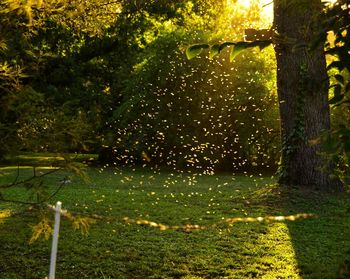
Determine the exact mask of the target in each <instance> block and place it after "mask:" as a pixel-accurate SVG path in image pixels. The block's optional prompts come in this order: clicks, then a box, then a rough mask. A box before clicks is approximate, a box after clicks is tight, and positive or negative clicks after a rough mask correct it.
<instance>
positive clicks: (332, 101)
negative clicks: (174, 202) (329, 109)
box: [329, 95, 344, 105]
mask: <svg viewBox="0 0 350 279" xmlns="http://www.w3.org/2000/svg"><path fill="white" fill-rule="evenodd" d="M343 99H344V95H334V97H333V98H332V99H330V100H329V104H331V105H334V104H337V103H339V102H340V101H341V100H343Z"/></svg>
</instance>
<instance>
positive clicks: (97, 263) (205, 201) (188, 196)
mask: <svg viewBox="0 0 350 279" xmlns="http://www.w3.org/2000/svg"><path fill="white" fill-rule="evenodd" d="M46 171H48V170H47V169H40V168H38V169H37V172H39V173H40V172H46ZM16 172H17V170H16V168H11V167H3V168H1V169H0V185H1V184H4V183H7V182H9V181H12V180H13V178H14V176H15V174H16ZM88 173H89V177H90V179H89V181H84V180H82V179H81V178H79V177H71V183H70V184H67V185H65V186H64V187H63V188H62V190H61V191H60V192H59V193H58V194H57V195H56V196H55V198H54V199H53V200H52V203H54V202H55V201H56V200H60V201H62V203H63V208H65V209H68V210H70V211H74V212H82V213H84V214H97V215H100V216H104V218H103V219H101V220H97V222H96V223H95V224H93V225H92V226H91V227H90V229H89V233H88V234H87V235H83V234H81V232H80V231H79V230H76V231H74V229H72V224H71V222H69V221H68V220H66V219H64V218H63V219H62V221H61V231H60V239H59V244H58V246H59V251H58V258H57V272H56V277H57V278H75V279H76V278H184V279H190V278H192V279H195V278H196V279H197V278H342V277H341V276H340V271H342V270H343V269H344V268H343V269H341V268H340V266H342V264H343V263H344V262H346V261H347V260H350V254H349V251H350V213H349V211H348V209H349V205H350V204H349V195H348V194H341V195H340V194H317V193H313V192H310V191H301V190H295V189H285V188H277V186H276V185H275V181H274V180H273V179H271V178H267V177H247V176H232V175H223V174H222V175H214V176H204V175H202V176H201V175H195V174H185V173H171V172H169V171H164V172H158V171H151V170H143V169H135V170H133V169H115V168H102V169H99V168H89V169H88ZM31 174H32V170H31V169H30V168H23V169H20V179H21V178H25V177H28V176H30V175H31ZM64 176H65V174H64V173H60V172H57V173H53V174H51V175H48V176H45V178H44V179H45V184H44V185H47V187H48V188H47V190H48V191H54V189H55V188H57V185H58V183H59V181H60V180H61V179H62V178H63V177H64ZM2 193H3V195H4V196H5V197H6V198H11V199H26V198H27V195H28V191H27V190H25V189H24V188H20V187H17V188H10V189H5V190H3V191H2ZM27 207H28V206H21V205H18V204H15V205H14V204H11V203H5V202H1V203H0V239H1V241H0V251H1V252H0V278H2V279H3V278H45V276H47V275H48V269H49V257H50V245H51V241H46V240H44V239H42V238H40V239H39V240H38V241H36V242H34V243H33V244H29V240H30V238H31V235H32V227H31V226H32V225H35V224H37V223H38V222H39V217H38V216H37V215H36V214H34V213H33V212H32V211H30V210H25V209H26V208H27ZM8 210H11V212H10V214H11V216H9V215H10V214H9V211H8ZM298 213H309V214H315V216H314V217H313V218H306V219H298V220H295V221H291V220H280V221H273V220H267V219H264V220H263V221H258V219H256V218H257V217H267V216H280V215H282V216H290V215H295V214H298ZM52 215H53V214H52ZM124 217H128V218H129V219H132V220H148V221H150V222H154V223H148V224H146V222H145V221H143V222H140V223H144V224H134V223H128V222H125V221H123V218H124ZM235 217H241V218H242V219H241V220H240V222H228V221H229V220H227V219H228V218H235ZM250 217H251V218H250ZM287 219H288V218H287ZM233 221H237V220H236V219H233ZM156 224H164V225H166V226H168V227H163V228H170V229H165V230H160V229H159V228H157V227H155V226H156ZM187 224H192V225H194V224H197V225H200V226H203V229H200V230H193V231H186V230H183V229H181V228H179V229H177V230H176V229H173V228H171V226H185V225H187ZM344 278H348V277H346V275H344Z"/></svg>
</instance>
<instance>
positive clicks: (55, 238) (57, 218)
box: [49, 201, 62, 279]
mask: <svg viewBox="0 0 350 279" xmlns="http://www.w3.org/2000/svg"><path fill="white" fill-rule="evenodd" d="M61 206H62V203H61V202H60V201H58V202H57V203H56V208H55V226H54V231H53V237H52V248H51V261H50V273H49V279H55V270H56V256H57V244H58V232H59V230H60V217H61Z"/></svg>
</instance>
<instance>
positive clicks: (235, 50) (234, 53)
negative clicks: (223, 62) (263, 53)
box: [230, 42, 249, 62]
mask: <svg viewBox="0 0 350 279" xmlns="http://www.w3.org/2000/svg"><path fill="white" fill-rule="evenodd" d="M248 45H249V44H248V43H247V42H238V43H236V44H235V45H234V46H233V48H232V50H231V53H230V61H231V62H232V61H233V59H235V58H236V56H237V55H238V54H240V53H241V52H242V51H243V50H245V49H246V48H247V47H248Z"/></svg>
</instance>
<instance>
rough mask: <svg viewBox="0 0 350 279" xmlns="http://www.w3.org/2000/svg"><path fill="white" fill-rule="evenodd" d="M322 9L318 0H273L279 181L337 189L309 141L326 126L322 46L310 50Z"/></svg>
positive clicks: (318, 134)
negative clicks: (278, 109) (279, 162)
mask: <svg viewBox="0 0 350 279" xmlns="http://www.w3.org/2000/svg"><path fill="white" fill-rule="evenodd" d="M322 7H323V5H322V3H321V1H320V0H298V1H284V0H276V1H274V27H275V29H276V32H277V33H278V34H279V36H281V37H282V38H283V40H281V41H280V42H278V43H276V44H275V52H276V60H277V88H278V89H277V91H278V97H279V104H280V105H279V106H280V118H281V136H282V142H283V147H282V158H281V175H280V182H281V183H286V184H296V185H306V186H311V185H313V186H317V187H319V188H322V189H325V188H332V189H339V188H340V187H341V184H340V182H339V181H338V180H331V179H330V176H329V173H327V171H322V164H323V162H322V159H321V157H320V156H319V154H318V152H319V151H320V145H319V144H313V143H312V142H313V140H315V139H317V138H318V137H319V136H320V135H321V132H322V131H323V130H328V129H329V128H330V114H329V105H328V88H329V84H328V76H327V69H326V60H325V54H324V49H323V45H322V44H321V45H319V46H317V47H316V48H315V49H314V50H313V51H309V46H310V45H311V43H312V41H313V40H315V37H316V35H317V33H318V26H317V21H316V19H317V18H318V15H319V14H320V13H321V11H322ZM330 167H331V166H330Z"/></svg>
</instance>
